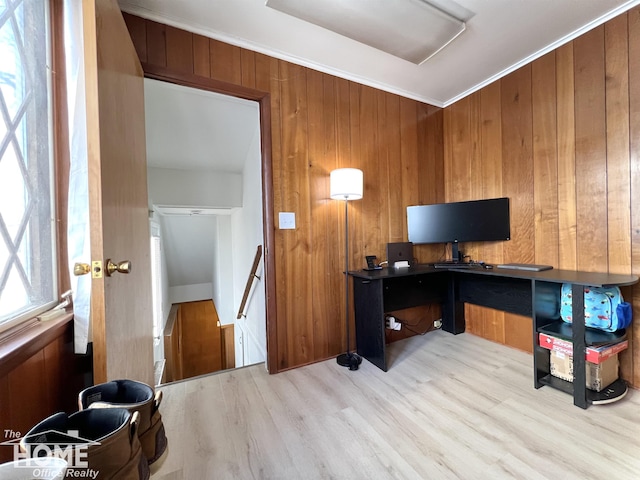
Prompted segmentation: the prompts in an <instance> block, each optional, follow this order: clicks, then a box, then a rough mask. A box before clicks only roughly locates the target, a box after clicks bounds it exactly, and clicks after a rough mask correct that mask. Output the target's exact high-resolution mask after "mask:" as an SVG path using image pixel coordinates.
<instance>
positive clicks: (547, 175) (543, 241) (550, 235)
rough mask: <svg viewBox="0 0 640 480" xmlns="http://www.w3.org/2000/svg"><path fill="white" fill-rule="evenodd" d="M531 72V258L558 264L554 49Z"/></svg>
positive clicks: (539, 261) (537, 261)
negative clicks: (532, 188) (533, 255)
mask: <svg viewBox="0 0 640 480" xmlns="http://www.w3.org/2000/svg"><path fill="white" fill-rule="evenodd" d="M531 73H532V82H531V85H532V103H533V106H532V113H533V187H534V191H533V196H534V219H535V237H534V244H535V261H536V263H542V264H549V265H558V255H559V251H558V161H557V147H556V146H557V130H556V59H555V53H554V52H551V53H549V54H547V55H545V56H543V57H541V58H539V59H538V60H536V61H535V62H533V64H532V70H531Z"/></svg>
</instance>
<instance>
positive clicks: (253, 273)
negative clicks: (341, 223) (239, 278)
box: [236, 245, 262, 320]
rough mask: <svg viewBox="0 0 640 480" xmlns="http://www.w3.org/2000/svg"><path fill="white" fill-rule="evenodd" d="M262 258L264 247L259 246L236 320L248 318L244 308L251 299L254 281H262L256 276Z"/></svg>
mask: <svg viewBox="0 0 640 480" xmlns="http://www.w3.org/2000/svg"><path fill="white" fill-rule="evenodd" d="M261 258H262V245H258V250H257V251H256V256H255V258H254V259H253V266H252V267H251V272H250V273H249V278H247V286H246V287H244V294H243V295H242V302H240V308H239V309H238V316H237V317H236V319H238V320H240V318H242V317H246V315H245V314H244V307H245V306H246V304H247V299H248V298H249V292H251V286H252V285H253V279H254V278H257V279H258V280H260V277H259V276H258V275H256V272H257V271H258V265H260V259H261Z"/></svg>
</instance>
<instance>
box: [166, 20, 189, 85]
mask: <svg viewBox="0 0 640 480" xmlns="http://www.w3.org/2000/svg"><path fill="white" fill-rule="evenodd" d="M166 38H167V67H168V68H170V69H172V70H175V71H176V72H180V73H193V58H194V56H193V34H192V33H190V32H185V31H184V30H180V29H178V28H174V27H169V26H167V27H166Z"/></svg>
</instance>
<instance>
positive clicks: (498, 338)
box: [476, 82, 505, 343]
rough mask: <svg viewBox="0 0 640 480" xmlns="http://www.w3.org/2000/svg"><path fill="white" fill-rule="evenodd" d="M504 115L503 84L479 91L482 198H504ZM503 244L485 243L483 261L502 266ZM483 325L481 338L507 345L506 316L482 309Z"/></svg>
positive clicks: (493, 84)
mask: <svg viewBox="0 0 640 480" xmlns="http://www.w3.org/2000/svg"><path fill="white" fill-rule="evenodd" d="M501 115H502V109H501V89H500V82H495V83H492V84H491V85H489V86H488V87H486V88H483V89H482V90H481V91H480V121H481V133H480V134H481V157H482V166H481V170H480V175H479V177H480V179H481V182H482V187H483V193H482V198H499V197H502V196H503V192H502V123H501ZM476 181H478V180H476ZM503 244H504V242H488V243H485V245H484V246H483V256H482V258H480V260H484V261H485V262H488V263H502V262H503V254H502V248H503ZM481 322H482V324H481V333H480V335H482V336H483V337H484V338H488V339H490V340H493V341H495V342H500V343H505V333H504V322H505V320H504V312H499V311H497V310H490V309H482V317H481Z"/></svg>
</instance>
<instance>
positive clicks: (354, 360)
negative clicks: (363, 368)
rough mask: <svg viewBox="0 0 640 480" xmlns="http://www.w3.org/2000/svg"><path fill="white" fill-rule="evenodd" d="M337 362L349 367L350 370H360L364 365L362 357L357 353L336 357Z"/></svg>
mask: <svg viewBox="0 0 640 480" xmlns="http://www.w3.org/2000/svg"><path fill="white" fill-rule="evenodd" d="M336 362H337V363H338V365H340V366H342V367H349V370H358V366H360V364H361V363H362V357H361V356H360V355H358V354H357V353H352V352H347V353H343V354H342V355H338V356H337V357H336Z"/></svg>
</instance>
